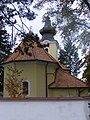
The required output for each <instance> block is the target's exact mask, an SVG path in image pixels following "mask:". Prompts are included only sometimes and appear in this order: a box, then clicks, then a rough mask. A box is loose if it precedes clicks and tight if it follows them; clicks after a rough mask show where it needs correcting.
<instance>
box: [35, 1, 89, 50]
mask: <svg viewBox="0 0 90 120" xmlns="http://www.w3.org/2000/svg"><path fill="white" fill-rule="evenodd" d="M45 3H52V4H48V8H47V13H46V14H45V15H49V16H51V17H52V18H53V21H54V22H53V23H54V25H55V26H57V28H58V32H59V33H60V35H61V36H62V39H63V40H64V39H65V38H66V37H67V35H71V34H72V36H73V41H74V42H75V41H76V42H77V41H78V42H79V43H80V45H81V46H82V48H83V45H84V49H85V47H86V48H87V46H88V48H90V47H89V46H90V40H89V37H90V32H89V31H90V26H89V22H88V21H90V14H89V13H90V3H89V2H88V1H87V0H80V1H78V0H59V1H58V0H52V1H51V0H47V1H45V0H43V1H42V0H38V2H37V4H36V5H35V7H36V8H41V7H43V6H44V5H45ZM53 3H54V4H53Z"/></svg>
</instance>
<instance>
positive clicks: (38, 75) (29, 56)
mask: <svg viewBox="0 0 90 120" xmlns="http://www.w3.org/2000/svg"><path fill="white" fill-rule="evenodd" d="M40 33H41V35H42V39H41V40H40V41H39V40H36V38H35V36H34V34H33V33H31V32H30V33H28V34H27V36H28V37H27V38H26V39H24V40H22V42H21V43H20V44H19V45H18V47H17V48H16V49H15V50H14V52H13V53H12V54H11V55H10V56H8V58H7V59H6V60H4V61H3V62H2V66H3V67H4V88H3V97H19V95H18V93H21V94H23V95H22V96H24V97H74V96H88V86H87V84H86V83H85V82H83V81H81V80H80V79H78V78H76V77H74V76H73V75H71V74H70V69H69V68H66V67H65V66H64V65H62V64H61V63H60V62H59V61H58V49H59V43H58V41H57V40H55V39H54V35H55V34H56V30H55V28H54V27H53V26H52V25H51V21H50V19H49V17H46V20H45V25H44V27H43V28H42V29H41V30H40ZM12 67H13V68H14V67H15V69H16V71H17V70H20V71H22V72H21V78H22V79H21V81H20V86H21V89H19V85H18V84H17V86H16V90H17V91H19V92H16V93H15V94H16V95H15V96H14V95H12V94H13V89H10V90H8V88H10V86H11V85H12V84H13V87H12V88H14V87H15V85H16V84H15V85H14V82H13V83H12V84H11V82H12V81H8V80H9V79H11V77H12V78H13V79H14V76H13V75H12V72H10V68H12ZM10 74H11V76H10ZM13 74H14V73H13ZM18 81H19V79H17V80H16V81H15V82H18ZM8 83H9V84H8ZM7 86H8V88H7ZM21 91H22V92H21ZM21 94H20V95H21Z"/></svg>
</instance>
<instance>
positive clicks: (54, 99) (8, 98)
mask: <svg viewBox="0 0 90 120" xmlns="http://www.w3.org/2000/svg"><path fill="white" fill-rule="evenodd" d="M62 100H90V96H83V97H47V98H46V97H28V98H13V97H12V98H11V97H5V98H0V101H62Z"/></svg>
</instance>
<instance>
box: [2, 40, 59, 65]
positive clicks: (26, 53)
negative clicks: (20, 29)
mask: <svg viewBox="0 0 90 120" xmlns="http://www.w3.org/2000/svg"><path fill="white" fill-rule="evenodd" d="M33 60H40V61H47V62H55V63H57V60H56V59H54V58H53V57H52V56H51V55H50V54H48V53H47V52H46V50H44V49H43V47H41V46H38V43H37V42H35V41H33V40H32V41H29V42H24V41H22V42H21V43H20V45H19V46H18V47H17V48H16V49H15V51H14V52H13V53H12V54H11V55H10V56H9V57H8V58H7V59H6V60H5V61H4V62H3V63H8V62H12V61H33Z"/></svg>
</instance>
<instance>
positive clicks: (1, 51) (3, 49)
mask: <svg viewBox="0 0 90 120" xmlns="http://www.w3.org/2000/svg"><path fill="white" fill-rule="evenodd" d="M0 23H1V21H0ZM8 39H9V34H8V33H7V31H6V30H5V27H4V25H3V24H2V26H0V63H1V62H2V61H3V60H4V59H5V58H6V57H7V56H8V55H9V54H10V50H11V47H12V44H11V43H10V42H9V41H8ZM2 91H3V67H2V66H1V65H0V92H2Z"/></svg>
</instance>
